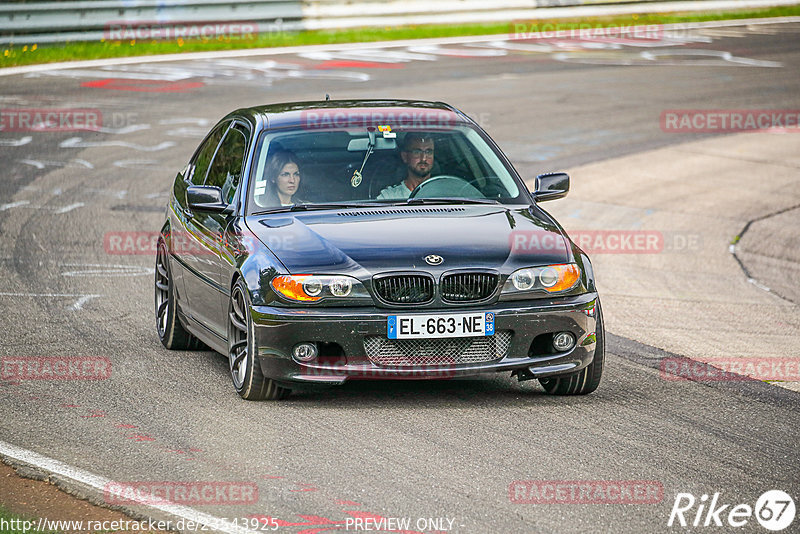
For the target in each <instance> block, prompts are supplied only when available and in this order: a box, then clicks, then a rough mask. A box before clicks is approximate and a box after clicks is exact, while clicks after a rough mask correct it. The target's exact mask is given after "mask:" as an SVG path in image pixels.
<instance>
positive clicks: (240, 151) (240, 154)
mask: <svg viewBox="0 0 800 534" xmlns="http://www.w3.org/2000/svg"><path fill="white" fill-rule="evenodd" d="M246 147H247V139H246V138H245V136H244V134H243V133H242V132H241V131H239V130H238V129H236V128H232V129H230V130H228V134H227V135H226V136H225V139H224V140H223V141H222V144H220V145H219V150H217V155H216V156H214V161H213V163H211V168H210V169H209V171H208V178H206V183H205V185H213V186H216V187H219V188H220V189H222V198H223V199H224V200H225V202H227V203H228V204H230V203H231V201H232V200H233V196H234V194H235V193H236V186H237V185H239V179H240V178H241V177H242V163H244V155H245V149H246Z"/></svg>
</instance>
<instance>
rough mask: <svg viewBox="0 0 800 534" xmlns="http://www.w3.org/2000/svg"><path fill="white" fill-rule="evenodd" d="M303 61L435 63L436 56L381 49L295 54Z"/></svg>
mask: <svg viewBox="0 0 800 534" xmlns="http://www.w3.org/2000/svg"><path fill="white" fill-rule="evenodd" d="M297 55H298V56H300V57H302V58H305V59H312V60H314V61H330V60H333V59H343V60H350V61H364V62H371V63H408V62H409V61H436V59H437V58H436V56H435V55H432V54H415V53H412V52H403V51H395V50H386V49H383V48H378V47H375V48H370V49H366V50H355V51H342V52H328V51H320V52H304V53H300V54H297Z"/></svg>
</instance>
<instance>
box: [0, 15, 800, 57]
mask: <svg viewBox="0 0 800 534" xmlns="http://www.w3.org/2000/svg"><path fill="white" fill-rule="evenodd" d="M792 15H800V5H793V6H783V7H773V8H767V9H759V10H738V11H726V12H700V13H671V14H670V13H653V14H644V15H624V16H607V17H588V18H565V19H547V20H546V19H537V20H535V21H531V22H532V23H536V24H537V25H541V24H543V23H545V22H549V23H554V22H558V23H561V24H567V25H569V24H572V25H575V24H591V25H593V26H594V25H598V26H615V25H631V24H671V23H679V22H702V21H708V20H727V19H745V18H764V17H783V16H792ZM511 28H512V23H511V22H505V23H493V24H463V25H425V26H402V27H386V28H360V29H350V30H337V31H330V30H324V31H323V30H317V31H304V32H292V33H289V32H277V31H276V32H273V33H271V34H260V35H258V36H256V37H255V38H248V39H235V38H230V39H222V38H220V39H210V40H200V39H194V40H187V41H183V40H178V41H174V40H172V41H166V40H164V41H135V40H134V41H100V42H96V41H91V42H76V43H66V44H60V45H42V46H38V45H37V44H34V43H28V44H15V45H9V46H5V47H0V50H2V53H0V68H2V67H12V66H17V65H30V64H36V63H52V62H56V61H76V60H85V59H100V58H114V57H126V56H146V55H156V54H175V53H182V52H208V51H212V50H238V49H246V48H267V47H276V46H298V45H311V44H334V43H353V42H374V41H390V40H398V39H422V38H430V37H455V36H464V35H491V34H503V33H510V32H511V31H513V30H512V29H511Z"/></svg>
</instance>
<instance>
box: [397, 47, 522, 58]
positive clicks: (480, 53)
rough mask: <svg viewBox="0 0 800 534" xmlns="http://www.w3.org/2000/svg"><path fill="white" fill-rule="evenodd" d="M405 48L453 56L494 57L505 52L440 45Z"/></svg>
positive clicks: (422, 52)
mask: <svg viewBox="0 0 800 534" xmlns="http://www.w3.org/2000/svg"><path fill="white" fill-rule="evenodd" d="M407 50H408V51H409V52H417V53H420V54H434V55H437V56H453V57H496V56H505V55H506V54H507V52H506V51H505V50H493V49H491V48H485V49H482V48H478V47H472V48H442V47H441V46H440V45H424V46H409V47H408V48H407Z"/></svg>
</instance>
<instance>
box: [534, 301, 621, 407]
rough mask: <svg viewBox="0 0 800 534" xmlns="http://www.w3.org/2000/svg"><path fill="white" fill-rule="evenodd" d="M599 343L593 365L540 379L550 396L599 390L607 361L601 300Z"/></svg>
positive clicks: (597, 328)
mask: <svg viewBox="0 0 800 534" xmlns="http://www.w3.org/2000/svg"><path fill="white" fill-rule="evenodd" d="M595 335H596V336H597V341H596V343H595V348H594V359H593V360H592V363H590V364H589V365H587V366H586V367H584V368H583V369H581V370H580V371H576V372H574V373H570V374H566V375H560V376H550V377H547V378H540V379H539V383H540V384H541V385H542V387H543V388H544V390H545V391H546V392H547V393H548V394H550V395H586V394H587V393H591V392H593V391H594V390H596V389H597V386H599V385H600V379H601V378H602V376H603V364H604V362H605V359H606V331H605V326H604V325H603V311H602V310H601V309H600V299H597V326H596V327H595Z"/></svg>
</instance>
